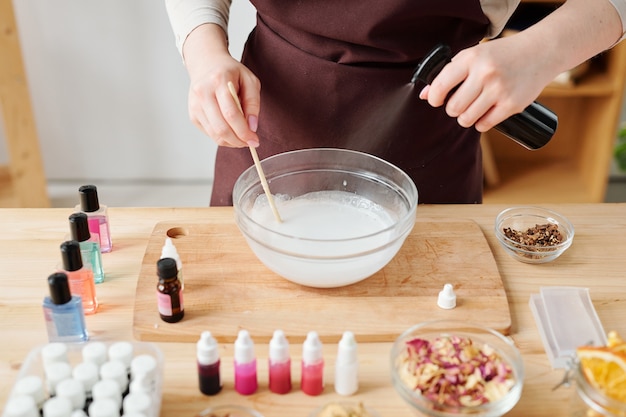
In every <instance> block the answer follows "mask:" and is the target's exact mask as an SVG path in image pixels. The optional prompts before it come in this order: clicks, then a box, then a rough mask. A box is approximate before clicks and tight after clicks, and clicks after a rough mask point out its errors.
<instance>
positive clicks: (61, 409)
mask: <svg viewBox="0 0 626 417" xmlns="http://www.w3.org/2000/svg"><path fill="white" fill-rule="evenodd" d="M72 410H73V407H72V402H71V401H70V400H69V399H68V398H65V397H52V398H50V399H49V400H47V401H46V402H45V403H44V405H43V416H44V417H67V416H71V415H72Z"/></svg>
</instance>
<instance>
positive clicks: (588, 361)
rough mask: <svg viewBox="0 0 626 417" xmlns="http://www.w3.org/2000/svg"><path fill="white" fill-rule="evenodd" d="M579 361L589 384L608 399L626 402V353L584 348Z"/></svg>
mask: <svg viewBox="0 0 626 417" xmlns="http://www.w3.org/2000/svg"><path fill="white" fill-rule="evenodd" d="M577 355H578V359H579V360H580V364H581V367H582V370H583V373H584V375H585V377H586V378H587V380H588V381H589V383H590V384H591V385H593V386H594V387H596V388H597V389H598V390H600V391H601V392H603V393H604V394H605V395H606V396H607V397H610V398H613V399H615V400H618V401H622V402H626V353H625V352H620V351H615V350H614V348H610V347H590V346H584V347H580V348H578V349H577Z"/></svg>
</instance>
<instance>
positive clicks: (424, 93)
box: [419, 85, 430, 100]
mask: <svg viewBox="0 0 626 417" xmlns="http://www.w3.org/2000/svg"><path fill="white" fill-rule="evenodd" d="M429 87H430V86H429V85H427V86H426V87H424V88H422V91H420V94H419V98H421V99H422V100H426V99H427V98H428V88H429Z"/></svg>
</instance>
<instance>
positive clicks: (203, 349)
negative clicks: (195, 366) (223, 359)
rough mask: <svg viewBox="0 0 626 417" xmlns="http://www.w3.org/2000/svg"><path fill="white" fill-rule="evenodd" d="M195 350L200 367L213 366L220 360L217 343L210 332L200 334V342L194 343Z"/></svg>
mask: <svg viewBox="0 0 626 417" xmlns="http://www.w3.org/2000/svg"><path fill="white" fill-rule="evenodd" d="M196 350H197V358H198V363H199V364H200V365H213V364H214V363H216V362H217V361H218V360H219V359H220V353H219V351H218V350H217V341H216V340H215V338H214V337H213V335H212V334H211V332H208V331H205V332H202V333H201V334H200V340H198V342H197V343H196Z"/></svg>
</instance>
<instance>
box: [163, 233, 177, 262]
mask: <svg viewBox="0 0 626 417" xmlns="http://www.w3.org/2000/svg"><path fill="white" fill-rule="evenodd" d="M161 258H172V259H174V260H175V261H176V266H177V267H178V269H180V264H181V262H180V255H178V251H177V250H176V246H174V242H173V241H172V238H169V237H168V238H166V239H165V243H164V244H163V247H162V248H161Z"/></svg>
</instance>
